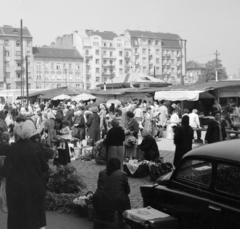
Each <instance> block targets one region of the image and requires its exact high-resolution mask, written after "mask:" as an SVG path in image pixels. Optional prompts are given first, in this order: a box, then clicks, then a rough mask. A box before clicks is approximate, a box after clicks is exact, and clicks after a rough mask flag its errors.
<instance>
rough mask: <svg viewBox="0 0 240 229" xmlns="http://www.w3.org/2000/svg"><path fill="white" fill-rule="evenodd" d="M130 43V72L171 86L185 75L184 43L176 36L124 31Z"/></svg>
mask: <svg viewBox="0 0 240 229" xmlns="http://www.w3.org/2000/svg"><path fill="white" fill-rule="evenodd" d="M124 35H125V37H126V38H127V39H129V40H130V41H131V46H132V59H131V60H132V61H131V62H132V63H131V64H132V71H135V72H143V73H146V74H148V75H151V76H155V77H158V78H160V79H162V80H165V81H167V82H169V83H172V84H180V83H181V81H182V76H184V75H185V46H186V43H185V41H183V40H182V39H181V38H180V37H179V36H178V35H177V34H170V33H159V32H158V33H156V32H147V31H135V30H126V31H125V33H124Z"/></svg>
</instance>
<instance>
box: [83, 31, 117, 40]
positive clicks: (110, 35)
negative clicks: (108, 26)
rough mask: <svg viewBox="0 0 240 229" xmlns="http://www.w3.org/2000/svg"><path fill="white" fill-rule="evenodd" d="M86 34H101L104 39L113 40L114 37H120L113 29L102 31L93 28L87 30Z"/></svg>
mask: <svg viewBox="0 0 240 229" xmlns="http://www.w3.org/2000/svg"><path fill="white" fill-rule="evenodd" d="M86 34H87V35H88V36H94V35H97V36H100V37H101V38H102V39H103V40H113V38H114V37H118V35H117V34H116V33H114V32H112V31H103V32H100V31H98V30H96V31H93V30H86Z"/></svg>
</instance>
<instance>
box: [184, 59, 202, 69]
mask: <svg viewBox="0 0 240 229" xmlns="http://www.w3.org/2000/svg"><path fill="white" fill-rule="evenodd" d="M186 69H187V70H190V69H205V68H204V66H203V65H201V64H199V63H197V62H195V61H193V60H192V61H188V62H187V63H186Z"/></svg>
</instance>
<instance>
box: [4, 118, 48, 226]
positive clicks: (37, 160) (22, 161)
mask: <svg viewBox="0 0 240 229" xmlns="http://www.w3.org/2000/svg"><path fill="white" fill-rule="evenodd" d="M35 131H36V129H35V127H34V125H33V123H32V125H31V122H30V121H25V122H21V123H20V124H17V125H16V126H15V128H14V135H15V139H17V141H16V143H14V144H11V146H10V147H9V150H8V152H7V156H6V159H5V162H4V166H3V169H2V170H1V174H0V175H1V176H3V177H6V178H7V182H6V195H7V205H8V229H19V228H24V229H33V228H36V229H39V228H45V226H46V214H45V187H44V179H43V173H45V172H47V171H48V164H47V163H46V161H45V158H44V153H43V151H42V149H41V148H40V147H39V146H38V145H37V144H36V143H33V142H31V141H30V140H29V138H30V137H31V135H33V134H34V132H35Z"/></svg>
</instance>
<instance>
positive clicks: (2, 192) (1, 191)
mask: <svg viewBox="0 0 240 229" xmlns="http://www.w3.org/2000/svg"><path fill="white" fill-rule="evenodd" d="M0 200H1V201H0V202H2V205H1V206H0V207H1V210H2V212H4V213H8V209H7V196H6V178H3V180H2V182H1V187H0Z"/></svg>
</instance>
